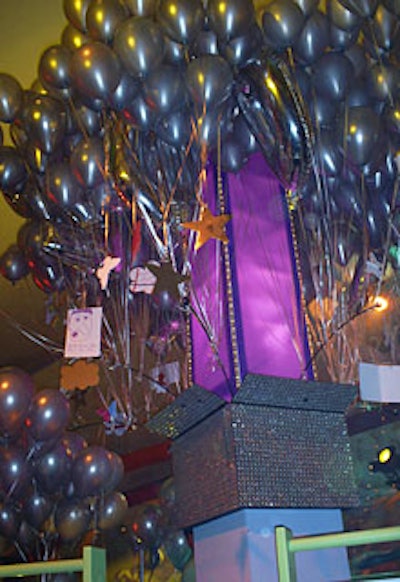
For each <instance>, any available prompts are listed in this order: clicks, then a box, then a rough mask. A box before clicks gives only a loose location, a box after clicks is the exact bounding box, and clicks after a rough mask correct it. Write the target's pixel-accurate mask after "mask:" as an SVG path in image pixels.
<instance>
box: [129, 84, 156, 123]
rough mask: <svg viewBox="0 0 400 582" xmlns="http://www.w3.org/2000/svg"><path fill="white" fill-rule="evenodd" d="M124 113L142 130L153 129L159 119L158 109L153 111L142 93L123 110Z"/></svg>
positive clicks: (130, 121)
mask: <svg viewBox="0 0 400 582" xmlns="http://www.w3.org/2000/svg"><path fill="white" fill-rule="evenodd" d="M122 115H123V117H124V118H125V119H126V120H127V121H128V122H129V123H130V124H131V125H132V127H134V128H135V129H140V130H142V131H148V130H150V129H153V127H154V125H155V124H156V122H157V119H158V115H157V113H156V111H153V109H152V108H151V107H150V105H149V104H148V103H147V101H146V100H145V98H144V96H143V95H142V94H141V93H139V95H137V96H136V97H135V98H134V99H133V100H132V102H131V103H130V105H129V106H128V107H125V109H123V110H122Z"/></svg>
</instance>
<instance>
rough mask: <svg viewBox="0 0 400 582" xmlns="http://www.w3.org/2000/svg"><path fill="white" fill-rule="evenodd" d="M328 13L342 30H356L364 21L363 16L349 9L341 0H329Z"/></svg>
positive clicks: (330, 18) (333, 22) (331, 19)
mask: <svg viewBox="0 0 400 582" xmlns="http://www.w3.org/2000/svg"><path fill="white" fill-rule="evenodd" d="M327 14H328V17H329V20H330V21H331V23H332V24H333V25H334V26H337V27H338V28H341V29H342V30H348V31H350V30H354V29H355V28H359V27H360V26H361V23H362V17H361V16H360V15H359V14H357V13H354V12H352V11H351V10H348V9H347V8H346V7H345V6H343V4H342V3H341V2H340V0H329V1H328V4H327Z"/></svg>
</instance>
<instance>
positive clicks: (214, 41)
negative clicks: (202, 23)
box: [190, 30, 219, 58]
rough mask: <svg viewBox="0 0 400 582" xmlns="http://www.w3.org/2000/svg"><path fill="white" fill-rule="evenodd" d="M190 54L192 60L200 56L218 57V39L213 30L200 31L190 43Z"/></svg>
mask: <svg viewBox="0 0 400 582" xmlns="http://www.w3.org/2000/svg"><path fill="white" fill-rule="evenodd" d="M190 54H191V56H192V57H194V58H198V57H201V56H202V55H218V54H219V47H218V38H217V35H216V33H215V32H214V31H213V30H201V31H200V32H199V34H198V35H197V37H196V38H195V40H194V41H193V43H192V46H191V50H190Z"/></svg>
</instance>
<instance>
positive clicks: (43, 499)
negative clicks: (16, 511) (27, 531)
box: [22, 492, 54, 531]
mask: <svg viewBox="0 0 400 582" xmlns="http://www.w3.org/2000/svg"><path fill="white" fill-rule="evenodd" d="M53 508H54V502H53V500H52V499H51V498H50V497H49V496H48V495H42V494H41V493H37V492H36V493H32V495H30V496H29V497H28V498H27V499H25V500H24V503H23V511H22V514H23V518H24V519H25V521H26V522H27V523H29V525H31V526H32V527H34V528H35V530H37V531H40V530H41V528H42V526H43V524H44V522H45V521H46V520H47V519H48V518H49V517H50V515H51V513H52V511H53Z"/></svg>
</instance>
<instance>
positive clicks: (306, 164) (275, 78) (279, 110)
mask: <svg viewBox="0 0 400 582" xmlns="http://www.w3.org/2000/svg"><path fill="white" fill-rule="evenodd" d="M241 81H242V83H243V86H244V87H245V90H244V91H243V92H241V93H238V95H237V100H238V103H239V107H240V109H241V111H242V113H243V114H244V116H245V118H246V121H247V123H248V124H249V127H250V129H251V131H252V133H253V134H254V135H255V137H256V138H257V141H258V143H259V146H260V150H261V151H262V153H263V154H264V156H265V158H266V160H267V161H268V163H269V166H270V168H271V170H272V171H273V172H275V174H276V176H277V178H278V179H279V180H280V181H281V183H282V184H283V185H284V187H285V188H294V187H297V183H298V181H299V179H304V177H305V175H307V173H308V172H309V169H310V164H311V159H312V152H311V148H312V141H313V131H312V127H311V125H310V121H309V118H308V115H307V114H306V110H305V107H304V104H303V102H302V99H301V98H300V96H299V94H298V91H297V89H296V87H295V86H294V85H293V79H292V76H291V75H290V73H289V71H288V69H287V67H286V66H285V64H284V63H283V62H281V61H274V60H273V59H271V58H270V57H269V56H268V54H267V55H266V57H265V59H263V60H262V61H261V62H260V64H251V65H248V66H247V67H245V68H244V69H243V70H242V71H241Z"/></svg>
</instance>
